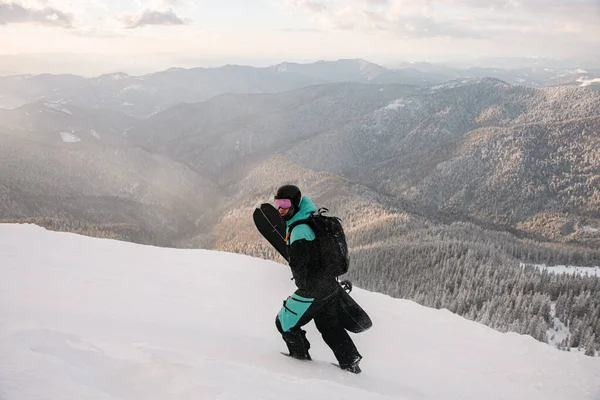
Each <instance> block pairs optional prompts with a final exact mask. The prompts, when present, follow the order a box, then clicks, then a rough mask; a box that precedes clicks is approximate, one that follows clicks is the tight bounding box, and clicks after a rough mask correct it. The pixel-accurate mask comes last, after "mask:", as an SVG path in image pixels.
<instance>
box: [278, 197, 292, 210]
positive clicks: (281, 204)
mask: <svg viewBox="0 0 600 400" xmlns="http://www.w3.org/2000/svg"><path fill="white" fill-rule="evenodd" d="M291 206H292V201H291V200H290V199H275V208H277V209H279V208H283V209H287V208H290V207H291Z"/></svg>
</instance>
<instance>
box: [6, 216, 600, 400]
mask: <svg viewBox="0 0 600 400" xmlns="http://www.w3.org/2000/svg"><path fill="white" fill-rule="evenodd" d="M0 276H1V277H2V279H0V316H1V318H0V399H2V400H28V399H48V400H50V399H52V400H71V399H73V400H75V399H76V400H81V399H102V400H109V399H112V400H114V399H140V400H151V399H160V400H166V399H169V400H175V399H220V400H232V399H243V400H255V399H261V400H264V399H277V400H282V399H285V400H294V399H302V400H307V399H310V400H318V399H327V400H333V399H343V400H354V399H361V400H363V399H409V400H412V399H415V400H416V399H419V400H429V399H443V400H455V399H473V400H483V399H486V400H492V399H511V400H512V399H515V400H521V399H523V400H536V399H539V400H542V399H543V400H558V399H560V400H573V399H577V400H598V399H600V378H599V377H600V358H593V357H586V356H583V355H580V354H574V353H567V352H563V351H559V350H557V349H555V348H553V347H551V346H548V345H547V344H544V343H540V342H537V341H535V340H534V339H532V338H531V337H528V336H522V335H518V334H514V333H508V334H503V333H500V332H497V331H494V330H492V329H490V328H488V327H486V326H483V325H481V324H478V323H475V322H472V321H468V320H466V319H464V318H461V317H459V316H457V315H455V314H452V313H450V312H449V311H446V310H435V309H431V308H425V307H422V306H419V305H417V304H416V303H413V302H410V301H406V300H401V299H393V298H390V297H388V296H384V295H381V294H376V293H370V292H367V291H364V290H361V289H359V288H355V289H354V291H353V292H352V293H353V296H354V297H355V298H356V299H357V301H358V302H359V303H360V304H361V305H362V306H363V307H364V308H365V309H366V310H367V311H368V312H369V314H370V315H371V317H372V319H373V323H374V325H373V327H372V328H371V329H370V330H368V331H367V332H364V333H361V334H358V335H355V334H353V338H354V339H355V341H356V343H357V346H358V348H359V350H360V351H361V352H362V354H363V355H364V360H363V362H362V364H361V365H362V368H363V373H362V374H360V375H353V374H350V373H347V372H344V371H340V370H339V369H337V368H336V367H334V366H332V365H331V364H330V363H331V362H333V361H334V358H333V355H332V353H331V352H330V351H329V349H328V348H327V347H326V346H325V345H324V344H323V342H322V340H321V338H320V336H319V334H318V332H317V331H316V329H315V328H314V324H313V323H311V324H309V325H308V327H307V331H308V337H309V339H310V340H311V342H312V349H311V354H312V356H313V359H314V361H312V362H301V361H296V360H292V359H288V358H286V357H283V356H282V355H280V354H279V352H280V351H283V350H284V349H285V345H284V343H283V341H282V340H281V338H280V336H279V334H278V333H277V331H276V330H275V326H274V320H275V315H276V313H277V311H278V310H279V307H280V306H281V304H282V301H283V299H285V297H286V296H287V295H289V294H290V293H291V292H292V290H293V282H292V281H290V272H289V268H288V267H287V266H285V265H281V264H277V263H274V262H270V261H265V260H261V259H256V258H251V257H246V256H242V255H236V254H230V253H222V252H215V251H206V250H181V249H180V250H175V249H167V248H158V247H151V246H141V245H136V244H132V243H125V242H118V241H113V240H103V239H96V238H89V237H85V236H79V235H75V234H70V233H58V232H50V231H47V230H45V229H42V228H40V227H37V226H34V225H8V224H0Z"/></svg>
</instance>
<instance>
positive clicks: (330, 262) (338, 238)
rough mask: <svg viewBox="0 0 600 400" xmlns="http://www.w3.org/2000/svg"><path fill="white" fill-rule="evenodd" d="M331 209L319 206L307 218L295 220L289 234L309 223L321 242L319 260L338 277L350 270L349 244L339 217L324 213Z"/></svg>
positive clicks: (319, 242)
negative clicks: (297, 227)
mask: <svg viewBox="0 0 600 400" xmlns="http://www.w3.org/2000/svg"><path fill="white" fill-rule="evenodd" d="M327 211H329V210H328V209H327V208H319V210H318V211H317V212H316V213H313V214H312V215H311V216H310V217H308V218H307V219H303V220H300V221H297V222H294V223H293V224H292V225H290V229H289V234H290V235H291V234H292V229H294V227H296V226H297V225H300V224H307V225H308V226H310V227H311V228H312V230H313V231H314V232H315V236H316V237H317V243H318V244H319V253H320V254H319V261H320V262H321V267H322V268H326V269H328V270H329V271H330V272H331V273H332V275H334V276H336V277H338V276H340V275H344V274H345V273H346V272H348V267H349V266H350V257H349V255H348V244H347V243H346V235H345V234H344V229H343V228H342V223H341V220H340V219H339V218H338V217H330V216H327V215H324V214H325V213H327Z"/></svg>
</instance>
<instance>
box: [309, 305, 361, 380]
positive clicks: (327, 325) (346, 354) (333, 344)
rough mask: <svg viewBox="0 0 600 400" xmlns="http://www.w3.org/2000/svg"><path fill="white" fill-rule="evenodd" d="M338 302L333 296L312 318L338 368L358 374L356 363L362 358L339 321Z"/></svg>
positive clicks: (358, 369)
mask: <svg viewBox="0 0 600 400" xmlns="http://www.w3.org/2000/svg"><path fill="white" fill-rule="evenodd" d="M338 301H339V297H338V296H335V297H334V298H333V299H331V301H329V302H327V304H325V305H324V307H322V308H321V309H320V310H319V311H318V312H317V313H316V315H315V316H314V320H315V325H316V326H317V329H318V330H319V332H321V335H322V336H323V340H324V341H325V343H327V345H328V346H329V347H330V348H331V350H332V351H333V354H334V355H335V358H337V360H338V362H339V364H340V367H341V368H342V369H348V370H351V371H352V372H360V368H358V362H359V361H360V360H361V359H362V356H361V355H360V353H359V352H358V350H357V349H356V346H355V345H354V342H353V341H352V339H351V338H350V335H348V332H346V329H344V326H343V325H342V322H341V321H340V318H339V315H338Z"/></svg>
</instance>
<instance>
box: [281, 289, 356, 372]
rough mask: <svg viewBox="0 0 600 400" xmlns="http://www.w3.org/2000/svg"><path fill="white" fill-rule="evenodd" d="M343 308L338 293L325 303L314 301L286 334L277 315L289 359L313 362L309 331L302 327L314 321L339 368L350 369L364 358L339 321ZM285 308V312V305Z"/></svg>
mask: <svg viewBox="0 0 600 400" xmlns="http://www.w3.org/2000/svg"><path fill="white" fill-rule="evenodd" d="M339 290H340V291H341V290H342V289H341V288H340V289H339ZM296 293H298V292H296ZM296 293H295V294H296ZM292 297H294V296H292ZM288 300H289V299H288ZM340 307H341V306H340V292H339V291H338V292H335V293H334V294H332V295H329V296H327V297H325V298H323V299H315V300H314V301H313V302H312V303H311V304H310V306H309V307H308V308H307V309H306V311H305V312H304V313H303V314H302V315H301V316H300V318H299V320H298V322H297V323H296V324H295V325H294V326H293V327H291V328H290V329H289V330H288V331H287V332H284V330H283V329H282V323H281V321H280V315H278V316H277V318H276V320H275V325H276V326H277V330H278V331H279V332H280V333H281V336H282V337H283V340H284V341H285V343H286V345H287V347H288V350H289V352H290V355H291V356H292V357H295V358H300V359H308V360H310V355H309V353H308V349H309V348H310V342H309V341H308V339H307V338H306V331H305V330H303V329H302V327H303V326H304V325H306V324H308V323H309V322H310V321H311V320H314V321H315V326H316V327H317V330H318V331H319V332H320V333H321V336H322V337H323V340H324V341H325V343H326V344H327V346H329V348H330V349H331V350H332V351H333V354H334V355H335V357H336V359H337V360H338V363H339V364H340V366H342V367H344V366H346V365H350V364H352V363H353V362H354V361H356V359H357V358H362V357H361V355H360V354H359V352H358V350H357V348H356V346H355V344H354V342H353V341H352V339H351V338H350V335H348V332H346V329H345V328H344V326H343V324H342V321H341V319H340V317H339V316H340V312H341V310H340ZM284 308H286V304H285V302H284ZM288 310H289V309H288ZM280 314H281V312H280Z"/></svg>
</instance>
